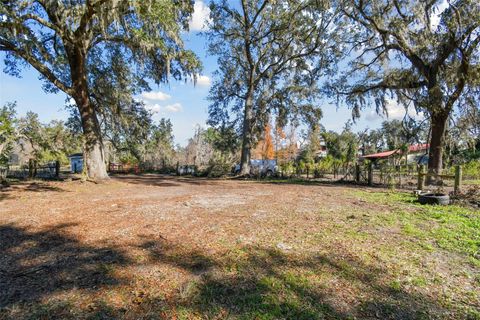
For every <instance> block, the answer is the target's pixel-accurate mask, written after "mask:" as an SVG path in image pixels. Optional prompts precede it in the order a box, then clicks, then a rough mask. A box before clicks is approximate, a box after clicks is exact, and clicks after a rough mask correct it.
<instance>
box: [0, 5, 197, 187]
mask: <svg viewBox="0 0 480 320" xmlns="http://www.w3.org/2000/svg"><path fill="white" fill-rule="evenodd" d="M192 10H193V4H192V1H187V0H181V1H173V0H170V1H169V0H165V1H154V0H147V1H137V0H121V1H113V0H96V1H94V0H85V1H68V2H65V1H51V0H39V1H31V0H22V1H2V2H1V4H0V16H1V17H2V20H1V21H0V50H1V51H5V52H6V58H5V65H6V68H5V71H6V72H7V73H9V74H11V75H16V76H18V75H20V69H21V68H22V67H23V66H25V65H27V64H28V65H31V66H33V67H34V68H35V69H36V70H37V71H38V72H39V73H40V74H41V77H42V78H43V79H44V80H45V86H44V88H45V90H47V91H52V92H56V91H58V90H61V91H63V92H65V93H66V94H67V95H69V96H71V97H72V98H73V99H74V100H75V104H76V106H77V108H78V110H79V115H80V117H81V123H82V130H83V134H84V140H85V147H84V153H85V160H86V166H87V173H88V175H89V176H90V177H91V178H98V179H101V178H105V177H106V168H105V159H104V155H103V143H102V136H101V130H100V125H99V120H98V117H97V115H98V113H99V112H102V113H104V114H106V113H108V112H110V113H111V114H112V115H115V108H117V106H118V105H119V104H121V103H125V101H127V102H128V100H129V98H130V97H131V94H133V93H135V92H136V90H139V89H141V90H148V89H149V86H148V82H147V81H146V80H147V79H152V80H153V81H154V82H155V83H160V82H165V81H167V79H168V77H169V76H173V78H175V79H180V78H183V77H184V76H185V75H187V74H191V75H195V74H196V72H198V70H199V68H200V63H199V61H198V60H197V58H196V57H195V55H194V54H193V53H192V52H191V51H188V50H185V49H184V48H183V45H182V40H181V38H180V32H181V31H182V30H185V29H187V28H188V18H189V16H190V15H191V13H192ZM109 108H113V109H112V110H109V111H107V110H108V109H109Z"/></svg>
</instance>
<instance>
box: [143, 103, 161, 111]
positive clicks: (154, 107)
mask: <svg viewBox="0 0 480 320" xmlns="http://www.w3.org/2000/svg"><path fill="white" fill-rule="evenodd" d="M145 109H147V110H149V111H152V112H153V113H159V112H160V111H161V110H162V107H161V106H160V105H159V104H157V103H155V104H154V105H149V104H147V105H145Z"/></svg>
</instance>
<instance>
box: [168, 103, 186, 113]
mask: <svg viewBox="0 0 480 320" xmlns="http://www.w3.org/2000/svg"><path fill="white" fill-rule="evenodd" d="M182 110H183V107H182V105H181V104H180V103H178V102H177V103H174V104H169V105H168V106H165V111H168V112H180V111H182Z"/></svg>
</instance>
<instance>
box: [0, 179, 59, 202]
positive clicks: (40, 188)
mask: <svg viewBox="0 0 480 320" xmlns="http://www.w3.org/2000/svg"><path fill="white" fill-rule="evenodd" d="M11 192H35V193H37V192H67V191H66V190H64V189H62V188H59V187H58V186H54V185H51V184H49V183H46V182H39V181H21V182H15V183H12V184H11V185H9V186H8V187H3V188H2V189H0V201H2V200H6V199H9V198H11V197H12V195H11Z"/></svg>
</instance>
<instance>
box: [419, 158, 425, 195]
mask: <svg viewBox="0 0 480 320" xmlns="http://www.w3.org/2000/svg"><path fill="white" fill-rule="evenodd" d="M424 186H425V166H424V165H423V164H422V165H421V166H419V167H418V180H417V190H423V187H424Z"/></svg>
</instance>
